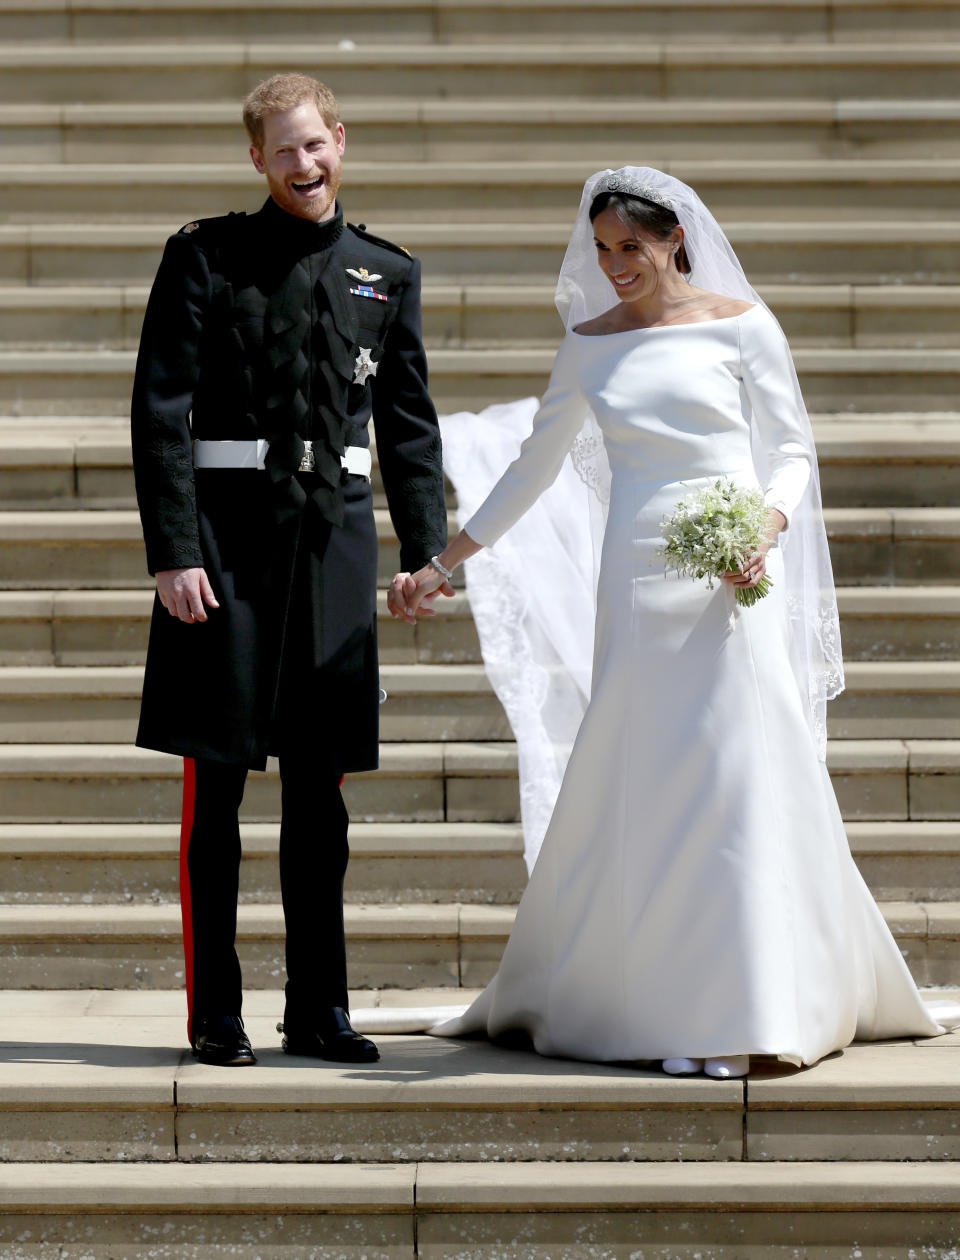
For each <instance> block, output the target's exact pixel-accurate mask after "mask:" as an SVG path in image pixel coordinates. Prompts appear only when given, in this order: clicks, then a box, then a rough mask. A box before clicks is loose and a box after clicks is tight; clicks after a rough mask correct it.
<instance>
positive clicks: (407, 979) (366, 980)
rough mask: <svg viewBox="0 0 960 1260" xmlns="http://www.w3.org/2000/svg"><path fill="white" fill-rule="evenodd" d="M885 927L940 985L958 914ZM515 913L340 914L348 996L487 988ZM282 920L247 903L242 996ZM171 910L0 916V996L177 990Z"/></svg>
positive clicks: (79, 908) (925, 906)
mask: <svg viewBox="0 0 960 1260" xmlns="http://www.w3.org/2000/svg"><path fill="white" fill-rule="evenodd" d="M880 909H881V910H882V911H883V914H884V918H885V919H886V922H887V925H888V926H889V928H890V930H891V932H892V933H893V934H894V936H895V937H896V939H897V943H898V945H899V946H900V950H901V952H902V954H903V956H904V958H905V960H906V962H907V964H908V966H909V967H910V970H911V973H912V975H913V977H914V980H915V981H916V983H917V984H925V985H948V984H952V983H954V982H955V981H956V978H957V974H958V972H957V967H958V964H960V903H957V902H954V901H933V902H915V901H888V902H883V903H881V904H880ZM515 912H516V908H515V907H514V906H510V905H469V904H467V905H461V904H446V905H428V904H424V903H419V904H414V905H402V904H356V903H352V904H349V905H347V906H346V907H345V909H344V922H345V930H346V940H347V961H348V967H349V975H350V983H351V985H352V986H353V987H354V988H356V989H365V988H374V989H379V988H382V987H386V988H401V989H412V988H423V987H430V986H436V987H443V986H453V987H457V986H464V987H467V988H474V987H478V986H481V985H484V984H488V983H489V981H490V980H491V979H492V978H493V975H494V973H495V972H496V970H497V967H498V965H499V962H500V957H501V955H502V953H503V950H504V948H505V946H506V943H507V939H508V937H509V935H510V930H511V928H512V926H513V920H514V916H515ZM283 939H284V929H283V910H282V908H281V907H280V906H279V905H277V904H273V905H264V904H256V903H250V902H247V903H245V904H243V905H241V906H240V908H239V912H238V920H237V953H238V955H239V957H240V962H241V966H242V968H243V978H244V985H245V987H247V988H250V989H263V988H276V987H277V986H278V984H280V983H282V966H281V963H282V958H283ZM183 966H184V964H183V949H182V943H181V916H180V907H179V905H153V904H144V905H123V906H117V905H77V904H72V905H0V986H3V987H5V988H10V987H12V986H13V985H18V986H20V987H21V988H29V989H76V988H80V989H87V988H101V989H144V988H146V989H151V988H161V989H163V988H172V987H176V986H178V985H182V984H183V976H184V971H183Z"/></svg>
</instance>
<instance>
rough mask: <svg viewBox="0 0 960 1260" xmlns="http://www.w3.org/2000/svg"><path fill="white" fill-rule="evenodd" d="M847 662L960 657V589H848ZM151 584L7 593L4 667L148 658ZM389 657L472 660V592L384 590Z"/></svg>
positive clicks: (0, 607)
mask: <svg viewBox="0 0 960 1260" xmlns="http://www.w3.org/2000/svg"><path fill="white" fill-rule="evenodd" d="M837 600H838V604H839V608H840V629H841V635H842V639H843V650H844V655H845V657H846V659H847V660H848V661H871V660H881V661H910V660H918V661H935V660H952V659H954V658H956V657H957V656H960V588H958V587H952V586H940V587H936V586H914V587H910V586H890V587H882V586H878V587H871V586H860V587H856V586H855V587H841V588H840V589H839V590H838V592H837ZM152 607H153V592H152V590H150V589H143V590H132V591H123V590H118V591H97V590H90V591H70V590H63V591H0V666H9V665H65V666H77V665H139V664H142V663H143V660H144V658H145V655H146V649H147V632H148V628H149V623H150V614H151V609H152ZM377 634H378V644H379V652H380V660H381V662H382V663H383V664H388V665H415V664H422V665H441V664H446V665H469V664H478V663H479V662H480V660H481V656H480V642H479V639H478V638H477V632H476V627H475V625H474V623H473V617H472V614H471V611H470V605H469V602H468V600H467V597H466V594H465V593H464V592H459V591H458V592H457V594H456V596H455V597H454V598H453V599H444V600H443V601H442V602H441V603H440V604H438V605H437V616H435V617H432V618H427V619H422V620H420V621H419V622H418V623H417V625H416V626H415V627H413V626H407V625H403V624H401V623H400V622H398V621H395V620H394V619H393V618H392V617H391V616H390V615H389V613H388V612H387V607H386V596H385V593H384V592H383V591H381V592H380V595H379V605H378V630H377Z"/></svg>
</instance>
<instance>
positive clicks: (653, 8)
mask: <svg viewBox="0 0 960 1260" xmlns="http://www.w3.org/2000/svg"><path fill="white" fill-rule="evenodd" d="M305 9H306V10H307V11H308V12H309V9H308V8H307V6H305V5H304V4H298V3H297V0H279V2H278V3H275V4H266V3H264V0H253V2H252V3H251V2H250V0H247V2H245V3H232V4H230V5H224V4H223V3H218V2H217V0H189V3H184V2H183V0H165V2H163V3H151V4H144V3H138V0H109V3H97V0H6V3H4V5H3V6H2V8H0V40H3V41H11V40H30V41H35V42H40V41H56V42H58V43H64V44H70V43H86V42H96V43H106V44H113V43H118V42H123V41H135V40H136V41H140V40H164V41H172V42H177V41H184V42H192V41H194V40H197V39H206V40H224V39H228V40H233V41H240V40H245V39H255V40H256V41H257V43H258V44H259V43H263V42H267V43H270V42H275V41H280V40H293V39H300V38H302V37H303V34H304V22H305V16H304V15H305ZM691 30H695V31H696V32H697V35H698V37H701V38H704V39H705V38H707V37H710V38H713V39H717V40H720V41H724V42H726V41H734V40H735V41H737V42H739V41H741V40H745V39H746V40H750V39H763V40H790V41H794V40H817V41H824V42H830V41H835V40H843V41H854V42H856V41H860V40H876V39H892V38H896V39H897V40H907V41H912V40H928V39H931V38H941V37H943V36H945V35H946V34H947V33H948V32H949V33H951V34H956V35H960V21H958V18H957V13H956V8H955V7H953V6H952V5H950V4H943V3H937V2H936V0H934V2H930V0H919V2H918V0H913V2H912V3H911V4H910V5H909V6H907V5H905V4H903V3H902V0H901V2H899V3H892V2H891V0H873V2H872V3H871V2H870V0H856V2H855V3H840V4H831V3H827V0H791V3H789V4H763V5H757V4H751V3H749V0H720V2H719V3H718V2H717V0H712V2H711V0H697V2H695V3H692V4H684V5H677V4H675V3H671V2H670V0H655V2H654V3H651V4H644V5H637V4H635V3H623V0H593V2H591V0H573V2H572V3H557V2H556V0H554V2H552V3H549V4H547V3H544V0H520V2H519V3H518V0H509V2H508V0H499V3H489V0H487V2H485V3H480V2H479V0H473V2H472V3H470V2H468V3H458V2H457V0H401V2H399V3H398V2H397V0H393V2H392V3H386V2H383V0H380V2H377V0H374V2H373V3H367V4H365V5H364V10H363V22H362V23H360V22H358V19H357V12H356V5H355V4H353V3H351V2H350V0H332V2H331V0H327V2H326V3H324V6H323V24H322V34H323V38H324V41H325V42H327V43H330V44H339V43H342V42H345V43H347V44H348V45H352V44H353V43H354V41H356V42H357V43H359V44H360V45H361V46H362V44H363V43H364V42H365V39H366V37H367V36H368V35H369V32H371V31H374V32H376V35H377V38H378V39H379V40H384V39H389V40H390V41H391V43H394V44H406V43H416V44H422V43H425V44H429V43H432V42H437V43H446V42H448V41H458V42H461V41H462V42H469V41H474V40H484V41H486V40H489V39H491V38H507V39H530V38H534V39H545V38H547V39H550V40H557V39H563V38H566V39H568V40H569V41H570V42H571V44H572V45H574V46H580V45H581V44H582V43H583V40H584V35H585V33H589V37H590V39H592V40H597V39H601V38H610V37H615V38H616V39H617V40H618V41H619V40H623V39H625V38H626V39H637V38H643V39H652V38H657V39H676V38H680V37H686V36H688V34H689V32H690V31H691ZM311 33H312V34H316V33H318V32H317V31H316V30H311Z"/></svg>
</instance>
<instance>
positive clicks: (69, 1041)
mask: <svg viewBox="0 0 960 1260" xmlns="http://www.w3.org/2000/svg"><path fill="white" fill-rule="evenodd" d="M472 996H473V993H472V992H469V993H465V992H464V991H462V990H461V991H459V992H458V991H453V992H450V991H449V990H448V991H446V992H444V991H436V990H434V991H431V992H416V991H415V992H412V993H406V994H403V993H396V992H394V993H391V992H389V991H384V992H382V993H378V994H370V993H361V992H357V993H355V994H354V995H353V1006H354V1008H355V1009H356V1008H357V1007H358V1006H361V1005H363V1006H365V1007H372V1008H373V1010H374V1011H375V1012H376V1011H377V1010H378V1009H384V1008H386V1010H387V1011H388V1012H389V1013H399V1012H400V1011H401V1010H402V1007H403V1006H406V1005H407V1004H408V1003H412V1004H416V1005H424V1004H429V1005H435V1006H441V1007H442V1006H445V1005H449V1004H452V1003H454V1002H457V1001H461V1002H462V1001H465V1000H467V999H468V997H472ZM926 996H930V997H934V998H936V997H938V996H940V995H939V994H937V993H936V991H934V992H932V993H928V994H927V995H926ZM0 1006H2V1010H3V1014H4V1017H5V1018H7V1019H8V1020H15V1021H16V1022H15V1024H14V1027H15V1029H16V1032H17V1034H18V1036H19V1039H20V1040H19V1041H14V1042H13V1043H12V1046H11V1049H13V1048H16V1049H17V1050H19V1052H20V1053H19V1054H18V1055H17V1056H16V1057H13V1056H10V1057H8V1058H7V1059H6V1060H5V1062H4V1064H3V1066H2V1067H0V1107H2V1108H3V1111H4V1117H5V1122H4V1133H3V1138H2V1140H0V1151H2V1155H3V1165H2V1178H3V1180H2V1181H0V1185H2V1190H0V1194H2V1196H3V1197H0V1208H2V1210H0V1219H4V1220H6V1219H7V1218H8V1216H9V1213H10V1211H11V1209H12V1208H13V1207H14V1206H16V1204H15V1201H14V1200H11V1199H10V1198H8V1197H7V1195H8V1194H9V1193H10V1191H11V1188H12V1187H13V1186H15V1185H19V1186H20V1187H21V1189H22V1187H23V1185H24V1180H20V1181H19V1182H18V1181H17V1179H16V1174H17V1173H18V1172H21V1173H22V1174H23V1178H26V1176H27V1173H28V1169H29V1165H30V1163H32V1162H33V1161H42V1162H43V1163H44V1164H45V1165H46V1168H47V1170H48V1172H51V1171H52V1170H51V1168H50V1163H49V1162H48V1161H51V1160H55V1161H57V1162H58V1163H60V1164H61V1167H60V1168H59V1169H58V1170H57V1174H58V1175H55V1176H54V1177H49V1176H48V1178H47V1188H48V1190H49V1192H50V1195H51V1199H52V1201H53V1202H55V1203H59V1205H60V1206H61V1207H63V1208H64V1209H66V1208H67V1206H68V1204H69V1203H71V1202H72V1206H73V1208H74V1209H76V1208H77V1207H79V1204H80V1200H79V1199H77V1200H72V1201H71V1200H69V1199H68V1198H67V1197H66V1196H64V1197H60V1198H57V1197H56V1188H57V1187H60V1188H64V1187H66V1186H69V1185H70V1184H71V1178H78V1177H79V1176H80V1175H81V1174H82V1172H83V1171H84V1167H83V1166H85V1170H86V1171H87V1172H92V1171H93V1170H94V1169H95V1167H96V1165H95V1164H94V1163H93V1161H99V1162H100V1163H101V1164H109V1165H110V1168H109V1169H108V1170H104V1171H109V1172H110V1173H111V1174H112V1177H113V1179H114V1180H113V1182H112V1183H111V1184H113V1185H114V1186H116V1185H121V1184H122V1178H123V1177H124V1175H126V1174H128V1173H130V1172H132V1171H134V1169H136V1168H137V1166H138V1165H137V1162H134V1161H138V1162H140V1163H141V1165H142V1163H147V1162H149V1163H150V1164H151V1168H150V1172H151V1173H152V1174H153V1177H152V1180H151V1181H150V1182H149V1183H147V1182H145V1183H144V1192H146V1191H147V1190H148V1188H149V1187H153V1188H154V1190H155V1189H156V1188H157V1187H159V1186H162V1185H163V1184H164V1182H163V1177H164V1176H165V1175H166V1174H168V1173H170V1172H171V1171H172V1165H174V1164H175V1163H176V1162H178V1161H183V1162H188V1163H191V1164H192V1165H193V1167H192V1168H191V1170H190V1171H191V1174H192V1175H193V1176H194V1177H195V1178H197V1179H198V1181H197V1184H202V1181H201V1180H200V1179H201V1178H202V1175H203V1174H204V1173H205V1172H207V1171H208V1170H209V1168H210V1166H211V1164H213V1163H214V1162H215V1161H224V1162H228V1163H230V1164H231V1165H232V1167H233V1170H234V1171H235V1172H236V1174H237V1177H236V1181H235V1182H234V1185H235V1186H236V1188H237V1193H238V1194H239V1193H241V1187H242V1186H243V1184H244V1175H245V1173H246V1171H247V1170H249V1171H250V1172H252V1171H253V1168H252V1167H251V1165H252V1164H254V1163H259V1164H260V1168H259V1169H258V1171H259V1172H261V1173H262V1172H263V1171H264V1169H263V1164H264V1163H271V1164H274V1165H275V1164H276V1163H277V1162H279V1161H284V1160H288V1161H291V1163H293V1162H298V1163H301V1164H303V1163H309V1164H314V1163H321V1164H327V1165H328V1167H327V1169H326V1171H327V1172H329V1173H331V1174H335V1173H338V1172H341V1171H345V1170H346V1169H349V1168H353V1169H357V1167H358V1165H359V1167H360V1168H362V1167H363V1165H367V1166H368V1168H369V1170H370V1172H371V1174H372V1175H375V1165H374V1166H373V1167H371V1164H372V1162H373V1161H377V1160H393V1161H397V1162H398V1163H406V1164H411V1163H413V1162H414V1161H424V1162H425V1163H427V1164H430V1165H433V1166H434V1167H435V1168H436V1167H437V1166H438V1165H440V1166H442V1162H444V1161H451V1162H454V1161H455V1162H456V1163H458V1164H460V1165H461V1166H462V1164H463V1163H464V1162H466V1161H471V1160H476V1161H479V1162H480V1163H482V1164H483V1165H484V1166H485V1167H486V1169H488V1170H489V1171H490V1172H491V1173H492V1172H497V1173H509V1172H510V1171H511V1170H518V1169H519V1168H521V1167H525V1168H526V1169H527V1170H529V1169H530V1167H531V1165H530V1163H529V1162H526V1163H524V1164H521V1163H520V1161H530V1160H535V1159H540V1160H549V1161H551V1162H552V1166H553V1168H554V1171H555V1172H556V1174H557V1175H558V1176H561V1175H563V1174H566V1173H572V1172H573V1170H574V1168H575V1167H576V1166H579V1167H580V1168H581V1169H582V1168H584V1167H587V1168H589V1167H590V1166H591V1164H600V1163H602V1164H604V1165H605V1166H606V1171H607V1172H609V1173H610V1174H615V1173H617V1172H618V1171H625V1170H630V1169H635V1168H636V1163H638V1162H642V1163H644V1164H645V1165H646V1166H645V1168H644V1169H643V1172H644V1176H645V1179H646V1182H647V1184H653V1183H655V1182H656V1181H657V1180H658V1179H660V1178H662V1177H665V1176H666V1174H667V1173H668V1171H672V1172H678V1173H679V1172H682V1171H684V1170H686V1171H687V1172H692V1171H696V1170H697V1169H699V1170H700V1171H701V1172H702V1173H703V1174H704V1175H706V1172H707V1170H708V1168H709V1166H710V1165H711V1164H712V1165H713V1168H714V1169H715V1170H716V1171H717V1172H721V1171H723V1172H729V1173H731V1174H732V1173H733V1172H734V1171H735V1170H736V1171H737V1172H738V1174H739V1177H740V1179H741V1180H740V1181H737V1182H735V1181H734V1180H733V1179H732V1176H731V1180H730V1182H729V1183H728V1184H729V1187H730V1189H731V1190H732V1189H733V1188H734V1186H736V1187H737V1188H738V1189H742V1188H743V1187H744V1186H745V1185H746V1184H747V1183H748V1180H749V1177H750V1176H751V1175H753V1174H759V1173H761V1172H762V1171H764V1170H765V1171H766V1172H767V1173H768V1174H771V1175H772V1170H773V1169H774V1168H776V1167H777V1164H778V1161H780V1160H787V1161H790V1169H791V1173H792V1177H793V1179H794V1182H795V1183H796V1184H799V1183H801V1182H802V1181H803V1179H804V1173H805V1168H806V1167H807V1164H806V1162H805V1161H810V1160H817V1159H822V1160H826V1161H830V1167H831V1172H832V1175H833V1181H832V1183H831V1184H833V1185H842V1184H843V1183H844V1181H845V1179H846V1178H847V1177H848V1175H849V1173H850V1171H851V1169H850V1168H849V1167H845V1166H844V1165H845V1164H847V1163H848V1162H849V1161H855V1160H862V1161H868V1162H869V1164H871V1165H872V1167H873V1170H874V1171H875V1172H876V1173H879V1172H881V1171H884V1170H883V1168H882V1161H884V1160H889V1159H906V1160H917V1161H922V1163H921V1162H918V1163H914V1164H912V1167H913V1168H915V1169H916V1170H917V1172H918V1173H921V1172H922V1174H923V1177H922V1178H918V1180H917V1182H916V1183H914V1184H918V1185H927V1186H930V1185H933V1184H936V1182H937V1178H938V1175H939V1174H940V1173H942V1172H943V1171H944V1170H945V1169H946V1168H948V1167H950V1166H951V1165H950V1164H949V1161H950V1160H953V1159H956V1158H957V1137H956V1131H955V1125H954V1124H953V1122H952V1114H953V1113H954V1112H955V1109H956V1101H957V1099H956V1094H957V1085H956V1074H957V1061H958V1057H960V1054H958V1039H957V1036H956V1035H955V1034H948V1035H946V1036H941V1037H937V1038H918V1039H916V1040H912V1039H910V1038H904V1039H901V1040H898V1041H890V1042H882V1043H857V1044H854V1045H852V1046H848V1047H846V1048H845V1049H844V1050H843V1052H842V1053H841V1054H838V1055H835V1056H833V1057H831V1058H828V1059H825V1060H822V1061H821V1062H820V1063H818V1064H815V1065H814V1066H812V1067H810V1068H807V1069H804V1070H802V1071H799V1072H798V1071H796V1070H795V1069H792V1068H789V1067H787V1066H786V1065H783V1064H779V1065H778V1064H777V1063H776V1061H775V1060H773V1059H770V1058H761V1057H759V1056H758V1058H757V1060H756V1061H755V1064H754V1070H753V1072H752V1073H751V1075H750V1077H749V1079H748V1081H746V1082H744V1081H741V1080H731V1081H716V1080H710V1079H708V1078H705V1077H690V1078H686V1079H677V1078H670V1077H668V1076H665V1075H664V1074H663V1073H662V1072H661V1071H659V1070H658V1067H657V1068H652V1067H648V1066H646V1065H644V1064H642V1063H637V1064H589V1063H574V1062H570V1061H566V1060H563V1059H542V1058H539V1057H536V1056H534V1055H532V1054H530V1053H525V1052H523V1051H520V1050H518V1049H508V1048H506V1047H502V1046H495V1045H492V1044H490V1043H488V1042H482V1041H481V1042H478V1041H469V1040H468V1041H452V1040H449V1041H442V1040H434V1039H428V1038H426V1037H422V1036H411V1035H383V1034H379V1035H378V1036H377V1040H378V1043H379V1045H380V1048H381V1052H382V1055H383V1058H382V1061H381V1066H380V1067H379V1068H377V1069H374V1070H372V1071H358V1070H357V1069H356V1068H355V1067H350V1066H341V1065H336V1064H329V1063H317V1062H312V1063H311V1062H309V1061H307V1060H293V1061H291V1060H289V1059H284V1058H283V1057H282V1056H281V1053H280V1050H279V1046H278V1044H277V1043H278V1040H279V1038H278V1036H277V1033H276V1031H275V1028H274V1025H275V1023H276V1021H277V1019H278V1017H279V1016H280V1014H281V1012H282V1009H283V994H282V992H280V991H279V990H278V989H277V988H276V987H274V988H273V989H272V990H270V989H267V990H252V991H250V992H249V993H248V995H247V997H246V1000H245V1015H246V1024H247V1028H248V1030H249V1032H250V1034H251V1039H252V1041H253V1043H254V1046H255V1048H256V1050H257V1053H258V1056H259V1058H260V1065H259V1070H258V1071H257V1072H247V1073H238V1072H218V1071H216V1070H213V1069H210V1068H206V1067H203V1066H201V1065H198V1064H196V1063H195V1062H193V1060H192V1059H191V1056H190V1055H189V1053H188V1052H187V1051H186V1050H185V1049H184V1048H183V1046H184V1014H185V1010H184V1008H185V1002H184V998H183V993H182V991H179V990H176V991H166V990H161V991H151V992H129V991H120V992H114V993H90V992H78V991H46V992H27V991H24V990H15V991H10V990H8V991H6V992H4V993H3V994H0ZM68 1048H69V1051H70V1052H69V1053H65V1051H66V1050H67V1049H68ZM292 1069H295V1070H292ZM791 1129H792V1130H793V1135H795V1136H794V1139H793V1140H795V1141H796V1147H795V1149H793V1150H789V1149H786V1150H784V1149H783V1148H785V1147H786V1146H787V1139H788V1134H790V1130H791ZM793 1135H791V1136H793ZM744 1139H746V1140H744ZM391 1143H392V1145H391ZM777 1147H779V1148H780V1149H779V1150H777V1149H775V1148H777ZM332 1163H341V1164H343V1165H344V1166H343V1167H341V1168H330V1167H329V1164H332ZM658 1163H659V1165H660V1168H659V1170H658V1168H657V1167H656V1166H655V1165H656V1164H658ZM164 1164H167V1165H168V1167H167V1168H164V1167H163V1165H164ZM244 1164H245V1165H247V1169H244V1168H243V1167H238V1165H244ZM121 1165H125V1167H123V1166H121ZM737 1165H739V1167H736V1166H737ZM744 1165H749V1166H744ZM910 1168H911V1165H910V1164H907V1165H906V1166H905V1167H903V1168H898V1169H896V1170H895V1171H896V1172H897V1173H898V1174H901V1175H905V1174H908V1173H909V1170H910ZM292 1171H296V1170H295V1169H294V1170H292ZM475 1171H477V1172H479V1171H483V1170H482V1169H477V1170H475ZM596 1171H597V1172H599V1168H597V1170H596ZM74 1184H76V1183H74ZM167 1184H169V1183H167ZM248 1184H249V1183H248ZM289 1184H291V1185H293V1184H295V1180H294V1181H291V1182H290V1183H289ZM330 1184H331V1185H333V1184H335V1183H334V1181H333V1179H331V1183H330ZM568 1184H569V1183H568ZM909 1184H910V1181H909V1177H908V1178H907V1180H904V1181H901V1183H900V1189H901V1193H902V1191H903V1189H904V1188H905V1187H906V1186H907V1185H909ZM941 1184H942V1183H941ZM243 1201H244V1202H245V1203H248V1202H249V1198H248V1196H246V1195H245V1196H244V1199H243ZM815 1201H816V1202H817V1203H820V1204H821V1205H822V1204H823V1203H824V1198H823V1195H821V1196H820V1198H818V1199H816V1200H815ZM896 1201H897V1202H900V1203H901V1204H902V1205H904V1206H905V1205H906V1201H907V1200H906V1198H905V1197H901V1198H900V1199H899V1200H896ZM167 1202H168V1207H169V1206H170V1200H168V1201H167ZM836 1202H838V1201H836ZM19 1206H21V1207H22V1206H24V1204H23V1201H22V1200H21V1201H20V1204H19ZM37 1206H39V1204H38V1205H37ZM88 1206H89V1204H88ZM158 1206H159V1204H158ZM394 1254H396V1253H394ZM581 1254H585V1253H582V1252H581ZM732 1254H733V1253H731V1256H732ZM736 1254H737V1255H738V1256H742V1255H743V1254H744V1253H743V1252H742V1251H741V1252H738V1253H736ZM757 1254H758V1255H759V1254H760V1253H759V1252H758V1253H757ZM837 1254H841V1253H840V1252H837Z"/></svg>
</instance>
